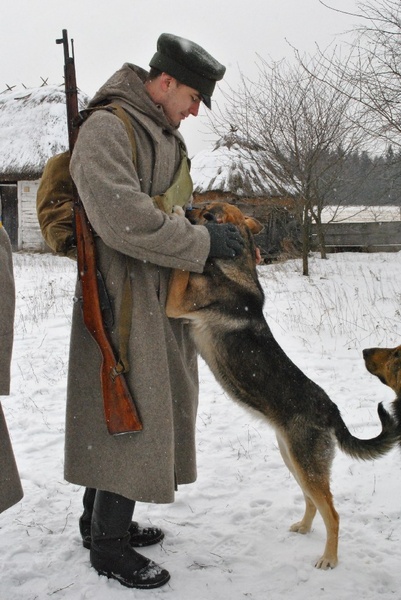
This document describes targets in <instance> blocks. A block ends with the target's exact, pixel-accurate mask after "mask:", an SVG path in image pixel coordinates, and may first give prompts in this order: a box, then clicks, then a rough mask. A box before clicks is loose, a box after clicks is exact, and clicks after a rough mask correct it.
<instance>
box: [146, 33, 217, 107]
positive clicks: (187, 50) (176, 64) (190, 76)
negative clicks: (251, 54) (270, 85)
mask: <svg viewBox="0 0 401 600" xmlns="http://www.w3.org/2000/svg"><path fill="white" fill-rule="evenodd" d="M149 65H150V66H151V67H154V68H155V69H158V70H159V71H163V72H164V73H168V74H169V75H171V76H172V77H174V78H175V79H177V80H178V81H180V82H181V83H183V84H184V85H188V86H189V87H192V88H194V89H195V90H197V91H198V92H199V93H200V95H201V98H202V100H203V102H204V103H205V104H206V106H207V107H208V108H211V99H210V98H211V96H212V94H213V91H214V87H215V85H216V81H220V80H221V79H223V76H224V73H225V72H226V68H225V67H224V66H223V65H222V64H220V63H219V62H218V61H217V60H216V59H215V58H213V56H211V55H210V54H209V53H208V52H206V50H204V49H203V48H202V47H201V46H198V44H195V42H191V41H189V40H186V39H185V38H182V37H179V36H178V35H172V34H171V33H162V34H161V36H160V37H159V39H158V40H157V52H156V54H155V55H154V56H153V58H152V60H151V61H150V63H149Z"/></svg>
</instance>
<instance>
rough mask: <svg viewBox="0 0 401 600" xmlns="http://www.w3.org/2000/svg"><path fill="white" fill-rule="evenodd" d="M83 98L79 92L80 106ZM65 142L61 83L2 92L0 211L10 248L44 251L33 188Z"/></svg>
mask: <svg viewBox="0 0 401 600" xmlns="http://www.w3.org/2000/svg"><path fill="white" fill-rule="evenodd" d="M87 100H88V97H87V96H86V94H83V93H82V94H80V95H79V104H80V108H83V107H84V105H85V104H86V102H87ZM67 146H68V136H67V120H66V106H65V92H64V86H63V85H62V86H51V85H46V86H42V87H39V88H30V89H22V90H19V91H14V90H8V91H5V92H3V93H1V94H0V215H1V218H2V221H3V225H4V227H5V229H6V230H7V232H8V235H9V237H10V240H11V244H12V247H13V250H32V251H41V250H45V243H44V241H43V238H42V235H41V232H40V229H39V224H38V221H37V217H36V191H37V188H38V185H39V179H40V176H41V174H42V172H43V168H44V166H45V164H46V162H47V160H48V158H50V156H52V155H54V154H57V153H59V152H63V151H65V150H66V149H67Z"/></svg>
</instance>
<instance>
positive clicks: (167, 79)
mask: <svg viewBox="0 0 401 600" xmlns="http://www.w3.org/2000/svg"><path fill="white" fill-rule="evenodd" d="M175 81H176V79H174V77H172V76H171V75H169V74H168V73H164V72H163V73H162V74H161V75H160V86H161V89H162V90H163V92H167V91H168V90H169V89H170V88H171V85H172V84H173V82H175Z"/></svg>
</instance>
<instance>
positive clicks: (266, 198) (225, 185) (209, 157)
mask: <svg viewBox="0 0 401 600" xmlns="http://www.w3.org/2000/svg"><path fill="white" fill-rule="evenodd" d="M253 154H254V153H253ZM191 175H192V179H193V182H194V201H193V203H194V205H199V204H204V203H207V202H212V201H225V202H230V203H232V204H235V205H236V206H238V208H240V209H241V210H242V212H243V213H244V214H246V215H249V216H253V217H255V218H257V219H258V220H259V221H260V222H261V223H262V224H263V225H264V226H265V227H264V230H263V231H262V233H261V234H259V236H258V238H257V243H258V245H259V246H260V248H261V250H262V254H263V255H264V257H265V258H266V259H275V258H277V256H278V255H281V254H282V253H286V254H289V253H290V254H293V255H296V254H298V251H299V238H300V229H299V221H298V219H297V218H296V216H294V215H295V213H296V207H297V205H296V202H295V200H294V198H293V197H291V194H290V193H287V194H283V193H281V192H280V191H279V190H278V189H277V188H275V187H274V185H273V184H272V183H270V178H267V177H266V173H265V171H263V169H262V168H261V165H258V163H257V160H256V159H255V157H254V156H253V157H252V158H247V157H246V152H245V151H244V149H242V148H241V147H240V146H239V145H238V143H235V142H234V143H231V142H230V141H229V140H221V141H220V142H219V143H218V144H217V145H216V146H215V147H214V148H213V149H210V150H209V149H207V150H202V151H201V152H199V153H198V154H196V155H195V156H194V157H193V159H192V160H191Z"/></svg>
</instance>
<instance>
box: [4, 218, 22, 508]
mask: <svg viewBox="0 0 401 600" xmlns="http://www.w3.org/2000/svg"><path fill="white" fill-rule="evenodd" d="M14 310H15V287H14V274H13V263H12V253H11V245H10V240H9V239H8V235H7V233H6V230H5V229H4V227H3V226H2V224H1V219H0V396H8V394H9V393H10V364H11V354H12V348H13V338H14ZM22 496H23V491H22V487H21V481H20V477H19V474H18V470H17V465H16V463H15V458H14V452H13V449H12V446H11V441H10V437H9V434H8V429H7V424H6V420H5V417H4V413H3V409H2V406H1V404H0V512H3V511H4V510H6V509H7V508H10V506H13V505H14V504H16V503H17V502H18V501H19V500H21V498H22Z"/></svg>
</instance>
